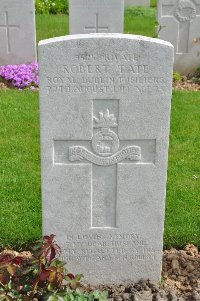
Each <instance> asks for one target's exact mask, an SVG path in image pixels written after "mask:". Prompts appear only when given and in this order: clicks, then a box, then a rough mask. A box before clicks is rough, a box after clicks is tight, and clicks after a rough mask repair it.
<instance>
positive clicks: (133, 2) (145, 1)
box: [124, 0, 150, 7]
mask: <svg viewBox="0 0 200 301" xmlns="http://www.w3.org/2000/svg"><path fill="white" fill-rule="evenodd" d="M124 6H125V7H128V6H150V0H124Z"/></svg>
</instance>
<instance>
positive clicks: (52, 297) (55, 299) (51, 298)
mask: <svg viewBox="0 0 200 301" xmlns="http://www.w3.org/2000/svg"><path fill="white" fill-rule="evenodd" d="M47 301H58V297H57V296H56V295H52V296H50V297H49V298H48V299H47Z"/></svg>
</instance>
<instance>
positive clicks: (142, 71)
mask: <svg viewBox="0 0 200 301" xmlns="http://www.w3.org/2000/svg"><path fill="white" fill-rule="evenodd" d="M39 58H40V64H39V65H40V110H41V158H42V199H43V233H44V234H47V233H49V231H50V232H51V233H55V234H56V235H57V239H58V241H59V243H60V244H61V246H62V249H63V259H64V260H66V262H67V265H68V268H69V269H70V270H71V271H73V272H74V273H80V272H81V273H84V275H85V280H86V281H89V282H91V283H101V282H112V281H115V282H119V281H123V280H126V279H132V280H134V281H137V280H139V279H141V278H146V279H151V280H155V281H158V280H159V279H160V273H161V262H162V248H163V223H164V208H165V190H166V175H167V157H168V137H169V126H170V104H171V101H170V100H171V86H172V66H173V47H172V45H171V44H169V43H168V42H165V41H160V40H157V39H151V38H145V37H144V38H142V37H138V36H132V35H122V34H90V35H77V36H67V37H62V38H55V39H50V40H46V41H42V42H40V45H39ZM158 62H159V64H158Z"/></svg>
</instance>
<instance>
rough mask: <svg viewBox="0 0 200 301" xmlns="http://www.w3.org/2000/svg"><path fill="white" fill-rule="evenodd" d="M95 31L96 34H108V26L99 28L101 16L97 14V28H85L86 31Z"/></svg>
mask: <svg viewBox="0 0 200 301" xmlns="http://www.w3.org/2000/svg"><path fill="white" fill-rule="evenodd" d="M86 30H88V31H93V32H95V33H101V32H108V26H99V14H98V13H96V14H95V26H85V31H86Z"/></svg>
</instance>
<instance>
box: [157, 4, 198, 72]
mask: <svg viewBox="0 0 200 301" xmlns="http://www.w3.org/2000/svg"><path fill="white" fill-rule="evenodd" d="M158 22H159V30H160V31H159V37H160V38H161V39H163V40H166V41H169V42H171V43H172V44H173V46H174V52H175V62H174V70H176V71H178V72H180V73H182V74H185V75H187V74H189V73H192V72H194V71H195V70H196V69H197V68H198V67H199V66H200V39H199V38H200V31H199V28H200V2H199V1H195V0H160V1H158Z"/></svg>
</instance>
